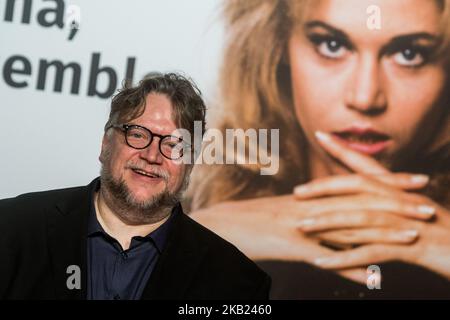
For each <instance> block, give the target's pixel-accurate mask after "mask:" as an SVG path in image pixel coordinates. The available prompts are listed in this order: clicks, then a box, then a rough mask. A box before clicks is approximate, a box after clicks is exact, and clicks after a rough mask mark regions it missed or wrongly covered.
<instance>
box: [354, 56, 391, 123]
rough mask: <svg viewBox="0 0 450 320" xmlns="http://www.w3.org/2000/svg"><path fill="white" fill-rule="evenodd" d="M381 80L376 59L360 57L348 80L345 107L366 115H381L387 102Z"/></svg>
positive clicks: (380, 72)
mask: <svg viewBox="0 0 450 320" xmlns="http://www.w3.org/2000/svg"><path fill="white" fill-rule="evenodd" d="M382 78H383V77H382V71H381V69H380V65H379V61H378V59H377V58H376V57H371V56H361V57H360V59H359V61H358V62H357V64H356V65H355V68H354V70H353V72H352V74H351V76H350V79H349V84H348V88H347V93H346V101H345V103H346V105H347V107H348V108H349V109H352V110H355V111H358V112H360V113H364V114H366V115H377V114H380V113H383V112H384V111H385V110H386V107H387V101H386V96H385V92H384V83H383V79H382Z"/></svg>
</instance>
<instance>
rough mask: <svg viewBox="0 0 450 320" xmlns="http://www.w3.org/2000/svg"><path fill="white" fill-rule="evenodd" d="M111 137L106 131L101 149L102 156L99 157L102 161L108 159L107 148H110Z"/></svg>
mask: <svg viewBox="0 0 450 320" xmlns="http://www.w3.org/2000/svg"><path fill="white" fill-rule="evenodd" d="M110 139H111V137H109V136H108V135H107V134H106V132H105V133H104V134H103V139H102V150H101V151H100V156H99V157H98V160H100V162H101V163H103V162H104V161H105V160H106V152H107V151H106V150H108V149H109V144H110V141H109V140H110Z"/></svg>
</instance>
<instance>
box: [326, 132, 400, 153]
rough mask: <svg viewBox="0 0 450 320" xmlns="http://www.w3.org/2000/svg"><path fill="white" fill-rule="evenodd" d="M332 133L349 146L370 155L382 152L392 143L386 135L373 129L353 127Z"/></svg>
mask: <svg viewBox="0 0 450 320" xmlns="http://www.w3.org/2000/svg"><path fill="white" fill-rule="evenodd" d="M332 134H333V136H334V137H336V138H337V139H338V140H339V141H341V142H342V143H344V144H345V145H347V146H348V147H349V148H351V149H353V150H355V151H359V152H362V153H364V154H367V155H371V156H372V155H376V154H378V153H380V152H383V151H384V150H386V149H387V148H388V147H389V145H390V144H391V143H392V139H391V138H390V137H389V136H388V135H386V134H384V133H381V132H378V131H375V130H373V129H358V128H353V129H348V130H344V131H340V132H333V133H332Z"/></svg>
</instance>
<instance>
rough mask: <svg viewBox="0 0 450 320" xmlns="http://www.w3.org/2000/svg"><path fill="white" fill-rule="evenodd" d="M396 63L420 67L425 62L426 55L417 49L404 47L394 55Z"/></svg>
mask: <svg viewBox="0 0 450 320" xmlns="http://www.w3.org/2000/svg"><path fill="white" fill-rule="evenodd" d="M393 57H394V61H395V63H397V64H399V65H401V66H404V67H419V66H421V65H423V64H424V63H425V60H426V58H425V55H424V54H423V53H422V52H420V51H419V50H417V49H410V48H408V49H404V50H402V51H399V52H397V53H395V54H394V55H393Z"/></svg>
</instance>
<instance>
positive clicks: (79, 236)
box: [47, 180, 95, 299]
mask: <svg viewBox="0 0 450 320" xmlns="http://www.w3.org/2000/svg"><path fill="white" fill-rule="evenodd" d="M94 181H95V180H94ZM94 181H93V182H91V184H89V185H88V186H87V187H83V188H80V189H78V190H76V191H74V192H73V193H72V194H71V195H70V196H69V197H68V196H67V194H65V195H64V197H63V198H62V199H61V200H60V201H58V202H57V203H56V206H55V208H54V209H53V210H51V211H50V212H49V213H48V220H47V221H48V245H49V253H50V259H51V265H52V267H53V274H54V284H55V293H56V298H57V299H86V292H87V290H86V289H87V288H86V286H87V262H86V259H87V258H86V248H87V236H86V234H87V223H88V214H89V210H90V201H91V199H90V193H91V189H92V185H93V183H94ZM69 266H75V268H77V267H78V269H72V270H70V269H69V270H68V267H69ZM78 272H80V273H78ZM76 273H78V274H79V275H80V276H81V279H80V284H81V288H80V289H76V288H75V289H69V288H68V286H67V280H68V278H69V277H71V276H76ZM71 279H73V277H72V278H71ZM71 283H73V282H71Z"/></svg>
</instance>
